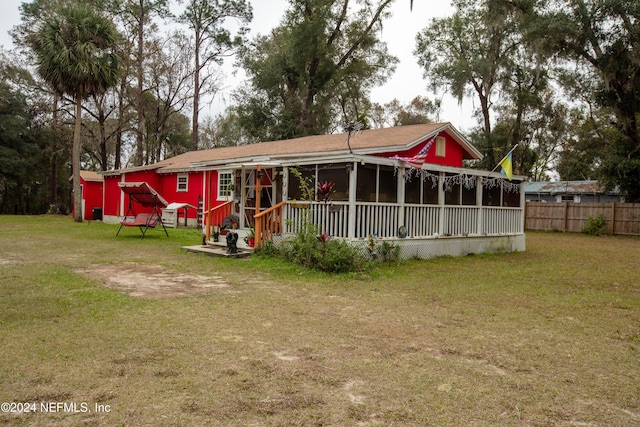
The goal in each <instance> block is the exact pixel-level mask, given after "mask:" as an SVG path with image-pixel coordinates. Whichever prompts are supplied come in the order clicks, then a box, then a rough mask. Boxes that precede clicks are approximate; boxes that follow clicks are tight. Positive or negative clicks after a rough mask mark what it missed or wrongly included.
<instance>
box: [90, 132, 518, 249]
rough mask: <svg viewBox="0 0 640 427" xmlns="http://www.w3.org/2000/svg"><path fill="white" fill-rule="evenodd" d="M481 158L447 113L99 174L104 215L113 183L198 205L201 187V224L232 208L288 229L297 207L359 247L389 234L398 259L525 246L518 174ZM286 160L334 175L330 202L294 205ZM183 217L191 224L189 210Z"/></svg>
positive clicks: (267, 225)
mask: <svg viewBox="0 0 640 427" xmlns="http://www.w3.org/2000/svg"><path fill="white" fill-rule="evenodd" d="M481 157H482V156H481V154H480V152H479V151H478V150H477V149H476V148H475V147H473V146H472V145H471V144H470V143H469V142H468V141H467V140H466V139H465V138H464V136H463V135H462V134H460V133H459V132H458V131H457V130H456V129H455V128H454V127H453V126H452V125H451V124H450V123H437V124H424V125H413V126H401V127H394V128H385V129H371V130H363V131H361V132H357V133H349V134H347V133H342V134H331V135H318V136H308V137H302V138H295V139H291V140H283V141H271V142H263V143H259V144H253V145H245V146H233V147H220V148H214V149H210V150H201V151H192V152H188V153H185V154H182V155H179V156H176V157H173V158H170V159H166V160H164V161H161V162H159V163H156V164H154V165H149V166H142V167H137V168H129V169H122V170H116V171H108V172H103V173H102V174H103V176H104V194H105V197H104V206H103V209H104V220H105V222H112V223H117V222H119V221H120V219H121V217H122V216H123V215H124V214H125V212H126V209H127V203H128V201H127V200H125V198H124V195H123V193H122V192H121V191H120V188H119V187H118V183H119V182H137V181H145V182H147V183H149V184H150V185H151V187H153V188H154V189H155V190H156V191H158V192H159V193H160V194H161V195H162V196H163V197H164V198H165V199H166V200H167V201H168V202H169V203H172V202H177V203H188V204H190V205H194V206H197V203H198V198H199V197H202V199H203V200H204V212H205V214H204V215H203V222H204V223H205V224H206V223H209V225H216V224H218V223H219V221H220V218H221V217H223V216H225V215H228V214H231V213H232V214H234V215H236V216H237V217H238V219H239V224H238V227H239V228H240V229H241V230H243V229H245V230H246V229H249V228H253V227H255V228H256V237H257V238H258V241H260V238H262V239H263V240H264V239H274V240H275V239H278V238H282V236H286V235H287V234H288V233H292V232H294V231H295V228H296V224H298V223H299V221H300V220H301V215H302V212H303V211H302V210H301V209H300V206H304V207H306V208H308V209H310V210H309V211H306V212H308V213H310V214H311V217H312V218H313V221H314V222H316V224H317V225H318V227H319V228H320V229H321V230H323V231H324V232H326V233H327V234H330V235H331V236H334V237H338V238H344V239H347V240H349V241H350V242H352V243H353V244H362V245H364V244H365V243H366V240H367V238H368V237H369V236H374V235H375V236H377V237H378V238H382V239H394V240H395V241H396V242H397V244H398V245H400V247H401V249H402V255H403V256H405V257H412V256H418V257H429V256H435V255H444V254H449V255H460V254H467V253H475V252H486V251H493V250H501V251H502V250H506V251H512V250H524V247H525V239H524V209H523V207H524V191H523V188H522V185H523V183H524V177H517V176H516V177H513V180H512V181H508V180H507V179H506V177H505V176H504V175H501V174H499V173H495V172H493V173H492V172H488V171H480V170H476V169H466V168H464V167H463V161H464V160H474V159H480V158H481ZM292 168H295V169H296V170H297V171H298V172H299V173H300V174H301V175H302V176H303V177H305V178H307V179H309V180H311V182H312V185H313V186H314V188H315V185H316V184H317V183H318V182H324V181H331V182H333V183H334V185H335V187H334V189H335V192H334V193H333V194H332V196H331V202H330V203H323V202H322V201H320V200H311V201H305V203H304V204H302V205H301V204H300V203H299V201H300V200H303V199H304V195H303V194H302V193H301V191H300V185H299V181H298V178H296V177H295V176H294V174H293V173H291V169H292ZM274 218H275V219H277V221H276V222H278V223H279V224H275V223H274V220H273V219H274ZM188 219H189V221H190V222H191V224H193V225H195V223H196V219H197V218H196V213H195V211H194V210H192V211H191V214H190V218H188ZM209 231H210V228H208V227H207V230H206V231H205V232H206V234H207V236H208V235H209ZM258 233H260V236H258Z"/></svg>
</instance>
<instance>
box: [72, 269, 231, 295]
mask: <svg viewBox="0 0 640 427" xmlns="http://www.w3.org/2000/svg"><path fill="white" fill-rule="evenodd" d="M76 272H77V273H80V274H82V275H83V276H85V277H87V278H89V279H97V280H99V281H101V282H102V283H103V284H104V285H105V286H107V287H109V288H112V289H116V290H118V291H121V292H124V293H126V294H128V295H131V296H133V297H140V298H168V297H176V296H187V295H198V294H203V293H206V292H210V291H212V290H218V289H224V288H228V287H229V284H228V283H225V282H224V281H223V279H222V277H217V276H200V275H194V274H185V273H176V272H174V271H167V269H165V268H164V267H162V266H160V265H154V264H136V263H125V264H108V265H104V264H101V265H90V266H87V267H85V268H82V269H78V270H76Z"/></svg>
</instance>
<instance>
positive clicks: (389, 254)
mask: <svg viewBox="0 0 640 427" xmlns="http://www.w3.org/2000/svg"><path fill="white" fill-rule="evenodd" d="M378 255H379V256H380V261H382V262H394V261H397V260H398V259H399V258H400V246H398V245H396V244H395V243H391V242H387V241H386V240H385V241H383V242H382V243H381V244H380V246H378Z"/></svg>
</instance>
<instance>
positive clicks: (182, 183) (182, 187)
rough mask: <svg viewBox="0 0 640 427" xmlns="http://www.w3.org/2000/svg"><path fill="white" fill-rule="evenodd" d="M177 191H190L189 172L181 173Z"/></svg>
mask: <svg viewBox="0 0 640 427" xmlns="http://www.w3.org/2000/svg"><path fill="white" fill-rule="evenodd" d="M176 191H177V192H186V191H189V175H188V174H186V173H185V174H180V175H178V184H177V187H176Z"/></svg>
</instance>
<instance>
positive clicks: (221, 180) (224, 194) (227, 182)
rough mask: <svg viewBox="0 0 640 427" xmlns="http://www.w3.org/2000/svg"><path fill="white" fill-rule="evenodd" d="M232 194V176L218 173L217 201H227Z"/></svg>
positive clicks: (227, 173)
mask: <svg viewBox="0 0 640 427" xmlns="http://www.w3.org/2000/svg"><path fill="white" fill-rule="evenodd" d="M232 192H233V174H232V173H231V172H218V200H229V199H231V194H232Z"/></svg>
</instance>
